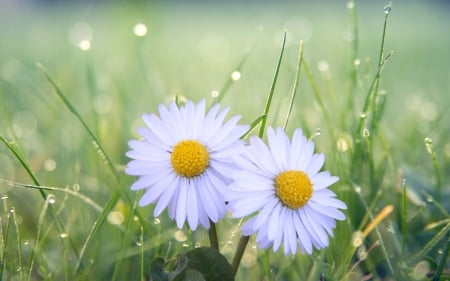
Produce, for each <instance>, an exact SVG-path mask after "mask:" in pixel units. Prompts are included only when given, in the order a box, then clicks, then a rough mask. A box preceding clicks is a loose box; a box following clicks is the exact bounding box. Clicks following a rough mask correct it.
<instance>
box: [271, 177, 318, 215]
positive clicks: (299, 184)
mask: <svg viewBox="0 0 450 281" xmlns="http://www.w3.org/2000/svg"><path fill="white" fill-rule="evenodd" d="M275 187H276V192H277V196H278V198H280V200H281V202H283V204H284V205H286V206H288V207H289V208H291V209H294V210H295V209H298V208H300V207H303V206H304V205H305V204H306V203H307V202H308V200H309V199H310V198H311V196H312V193H313V187H312V183H311V180H310V179H309V177H308V175H307V174H305V173H304V172H302V171H294V170H290V171H285V172H282V173H280V174H278V176H277V177H276V178H275Z"/></svg>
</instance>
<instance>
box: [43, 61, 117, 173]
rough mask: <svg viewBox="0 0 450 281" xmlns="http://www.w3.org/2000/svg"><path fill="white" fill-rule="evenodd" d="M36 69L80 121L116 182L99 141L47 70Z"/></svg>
mask: <svg viewBox="0 0 450 281" xmlns="http://www.w3.org/2000/svg"><path fill="white" fill-rule="evenodd" d="M38 67H39V69H40V70H41V71H42V73H43V74H44V75H45V78H46V79H47V81H48V82H49V83H50V85H51V86H52V87H53V89H54V91H55V93H56V94H57V96H58V97H59V98H60V99H61V101H62V102H63V103H64V105H65V106H66V107H67V109H68V110H69V111H70V112H71V113H73V114H74V115H75V117H76V118H77V119H78V121H80V123H81V125H82V126H83V128H84V129H85V130H86V131H87V132H88V134H89V136H90V137H91V138H92V141H93V144H94V147H95V148H96V149H98V150H97V152H98V153H99V155H100V157H101V158H104V160H105V161H106V164H107V165H108V167H109V168H110V170H111V172H112V173H113V175H114V177H115V179H116V180H117V179H118V177H119V176H118V174H117V171H116V169H115V167H114V164H113V162H112V161H111V159H110V157H109V156H108V154H107V153H106V150H105V149H104V148H103V146H102V145H101V143H100V142H99V140H98V139H97V137H96V136H95V134H94V132H92V130H91V129H90V128H89V126H88V125H87V123H86V122H85V121H84V119H83V117H82V116H81V114H80V113H78V111H77V110H76V109H75V107H74V106H73V105H72V103H71V102H70V101H69V100H68V99H67V97H66V96H65V95H64V93H63V92H62V91H61V89H60V88H59V86H58V85H57V84H56V82H55V81H54V79H53V78H52V77H51V76H50V74H49V73H48V72H47V70H46V69H45V68H44V67H43V66H42V65H41V64H38Z"/></svg>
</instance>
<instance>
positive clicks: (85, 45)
mask: <svg viewBox="0 0 450 281" xmlns="http://www.w3.org/2000/svg"><path fill="white" fill-rule="evenodd" d="M78 48H80V49H81V50H82V51H89V50H90V49H91V41H90V40H88V39H83V40H81V41H80V42H79V43H78Z"/></svg>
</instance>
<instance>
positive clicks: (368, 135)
mask: <svg viewBox="0 0 450 281" xmlns="http://www.w3.org/2000/svg"><path fill="white" fill-rule="evenodd" d="M362 134H363V137H365V138H368V137H370V131H369V129H367V128H364V129H363V133H362Z"/></svg>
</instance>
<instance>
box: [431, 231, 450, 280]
mask: <svg viewBox="0 0 450 281" xmlns="http://www.w3.org/2000/svg"><path fill="white" fill-rule="evenodd" d="M449 252H450V232H447V237H446V242H445V247H444V250H443V252H442V258H441V260H440V261H439V264H438V266H437V268H436V272H435V273H434V276H433V281H439V280H441V274H442V272H443V270H444V267H445V264H446V263H447V258H448V254H449Z"/></svg>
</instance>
